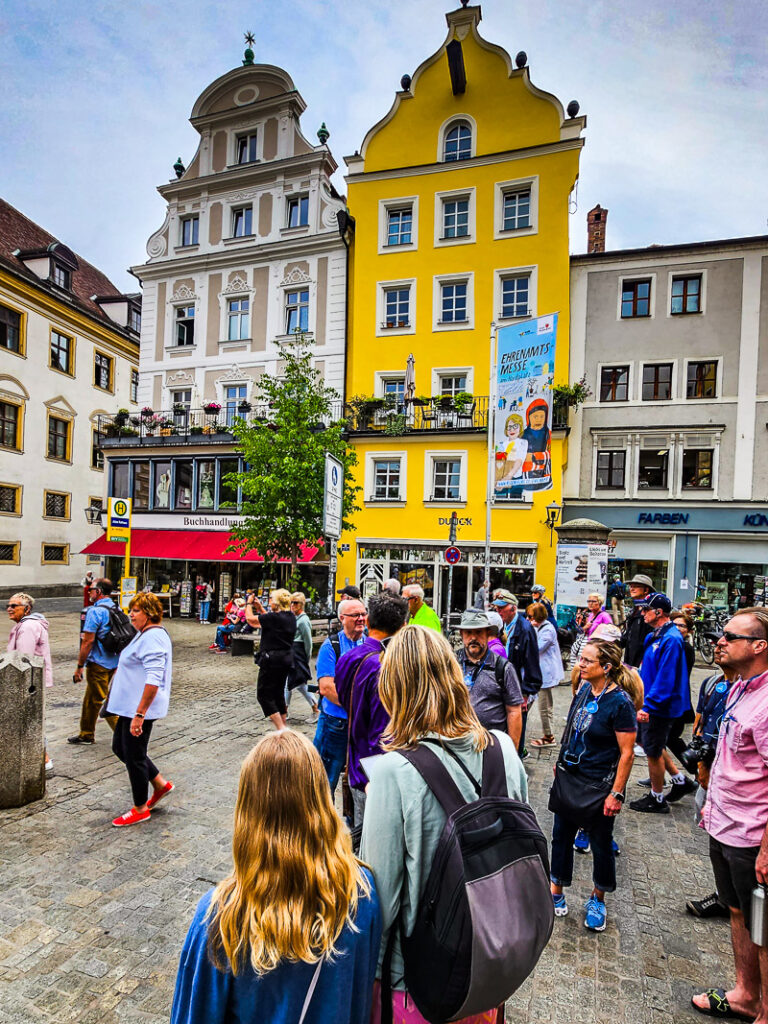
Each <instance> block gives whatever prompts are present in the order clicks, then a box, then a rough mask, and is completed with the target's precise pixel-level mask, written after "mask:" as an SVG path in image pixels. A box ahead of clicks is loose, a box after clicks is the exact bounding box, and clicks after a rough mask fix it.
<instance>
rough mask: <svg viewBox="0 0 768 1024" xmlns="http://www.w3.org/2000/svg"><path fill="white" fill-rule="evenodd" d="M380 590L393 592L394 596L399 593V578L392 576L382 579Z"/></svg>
mask: <svg viewBox="0 0 768 1024" xmlns="http://www.w3.org/2000/svg"><path fill="white" fill-rule="evenodd" d="M381 589H382V590H388V591H389V593H390V594H394V595H395V597H399V595H400V580H396V579H395V578H394V577H392V579H389V580H384V584H383V586H382V588H381Z"/></svg>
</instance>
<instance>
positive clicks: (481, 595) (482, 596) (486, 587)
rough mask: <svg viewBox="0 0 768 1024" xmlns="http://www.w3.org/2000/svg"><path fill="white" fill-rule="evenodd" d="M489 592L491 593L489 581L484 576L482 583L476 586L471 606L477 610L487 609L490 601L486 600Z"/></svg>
mask: <svg viewBox="0 0 768 1024" xmlns="http://www.w3.org/2000/svg"><path fill="white" fill-rule="evenodd" d="M490 593H491V581H490V580H489V579H488V577H487V576H486V578H485V579H484V580H483V582H482V584H481V585H480V586H479V587H478V588H477V591H476V592H475V602H474V604H473V605H472V607H473V608H475V609H476V610H477V611H479V612H484V611H486V610H487V609H488V605H489V603H490V602H489V600H488V598H489V595H490Z"/></svg>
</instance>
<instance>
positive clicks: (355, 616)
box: [341, 612, 367, 619]
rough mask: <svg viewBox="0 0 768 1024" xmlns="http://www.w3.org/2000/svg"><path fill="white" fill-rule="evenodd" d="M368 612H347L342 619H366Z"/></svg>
mask: <svg viewBox="0 0 768 1024" xmlns="http://www.w3.org/2000/svg"><path fill="white" fill-rule="evenodd" d="M366 614H367V612H345V613H344V614H343V615H342V616H341V617H342V619H364V618H365V616H366Z"/></svg>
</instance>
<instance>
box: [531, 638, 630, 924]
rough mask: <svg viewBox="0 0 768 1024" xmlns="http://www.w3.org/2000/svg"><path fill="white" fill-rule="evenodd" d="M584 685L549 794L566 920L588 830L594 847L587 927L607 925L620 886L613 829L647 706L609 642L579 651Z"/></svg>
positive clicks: (555, 886) (554, 873)
mask: <svg viewBox="0 0 768 1024" xmlns="http://www.w3.org/2000/svg"><path fill="white" fill-rule="evenodd" d="M579 671H580V674H581V686H580V687H579V690H578V692H577V693H576V696H575V697H574V698H573V701H572V702H571V707H570V710H569V712H568V724H567V726H566V730H565V734H564V736H563V744H562V746H561V748H560V754H559V756H558V759H557V764H556V766H555V783H554V784H553V786H552V789H551V791H550V801H549V809H550V810H551V811H554V815H555V819H554V823H553V826H552V864H551V881H552V899H553V902H554V904H555V914H556V915H557V916H558V917H564V916H565V915H566V914H567V913H568V904H567V902H566V899H565V896H564V894H563V889H564V888H567V887H568V886H569V885H570V884H571V882H572V880H573V850H574V847H573V843H574V839H575V838H576V834H577V832H578V831H579V829H583V830H584V831H585V832H586V833H587V835H588V837H589V840H590V844H591V849H592V881H593V883H594V887H593V889H592V894H591V895H590V897H589V899H588V900H587V902H586V914H585V917H584V926H585V927H586V928H588V929H589V930H590V931H595V932H602V931H604V930H605V922H606V917H607V912H606V908H605V894H606V893H609V892H614V890H615V889H616V853H615V850H614V846H613V826H614V822H615V820H616V816H617V815H618V814H619V813H620V812H621V808H622V806H623V804H624V793H625V789H626V785H627V780H628V778H629V773H630V771H631V770H632V764H633V762H634V758H635V755H634V746H635V736H636V734H637V723H636V718H635V708H636V707H638V706H639V705H640V704H642V692H641V690H639V689H638V687H637V682H636V677H634V676H633V675H632V673H631V672H629V671H628V670H627V668H626V667H625V666H624V665H623V664H622V661H621V649H620V648H619V647H618V646H617V645H616V644H612V643H609V642H607V641H605V640H590V641H589V642H588V643H587V644H586V645H585V646H584V649H583V651H582V653H581V655H580V656H579Z"/></svg>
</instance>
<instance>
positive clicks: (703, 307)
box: [667, 267, 707, 320]
mask: <svg viewBox="0 0 768 1024" xmlns="http://www.w3.org/2000/svg"><path fill="white" fill-rule="evenodd" d="M676 277H700V278H701V291H700V292H699V307H700V308H699V312H698V313H673V312H672V281H673V280H674V278H676ZM706 312H707V268H706V267H701V268H698V267H696V268H693V269H689V268H687V267H686V268H685V269H682V270H681V269H680V268H678V269H677V270H670V271H669V273H668V274H667V319H668V320H679V319H680V320H684V319H685V318H686V317H687V316H692V317H697V316H705V315H706Z"/></svg>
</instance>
